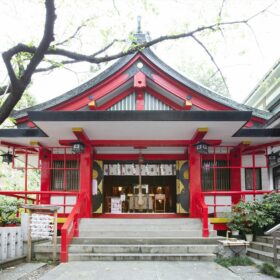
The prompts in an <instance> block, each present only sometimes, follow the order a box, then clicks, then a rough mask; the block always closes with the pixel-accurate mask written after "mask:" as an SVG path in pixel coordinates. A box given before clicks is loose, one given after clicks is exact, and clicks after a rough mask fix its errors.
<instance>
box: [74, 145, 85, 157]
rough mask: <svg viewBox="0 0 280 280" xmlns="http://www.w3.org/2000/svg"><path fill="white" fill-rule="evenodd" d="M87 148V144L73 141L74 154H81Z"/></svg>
mask: <svg viewBox="0 0 280 280" xmlns="http://www.w3.org/2000/svg"><path fill="white" fill-rule="evenodd" d="M84 149H85V145H84V144H83V143H81V142H76V143H73V145H72V152H73V153H74V154H81V153H82V152H83V151H84Z"/></svg>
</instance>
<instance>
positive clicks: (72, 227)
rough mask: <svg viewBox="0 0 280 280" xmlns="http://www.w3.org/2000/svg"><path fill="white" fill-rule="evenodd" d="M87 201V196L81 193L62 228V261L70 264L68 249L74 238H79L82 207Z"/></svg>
mask: <svg viewBox="0 0 280 280" xmlns="http://www.w3.org/2000/svg"><path fill="white" fill-rule="evenodd" d="M84 199H85V194H84V193H81V194H80V195H79V197H78V199H77V202H76V204H75V206H74V208H73V209H72V211H71V212H70V214H69V216H68V217H67V220H66V222H65V223H64V225H63V226H62V228H61V249H60V261H61V262H68V247H69V245H70V243H71V240H72V239H73V237H74V236H75V237H77V236H79V219H80V217H81V215H80V214H81V205H82V202H83V201H84Z"/></svg>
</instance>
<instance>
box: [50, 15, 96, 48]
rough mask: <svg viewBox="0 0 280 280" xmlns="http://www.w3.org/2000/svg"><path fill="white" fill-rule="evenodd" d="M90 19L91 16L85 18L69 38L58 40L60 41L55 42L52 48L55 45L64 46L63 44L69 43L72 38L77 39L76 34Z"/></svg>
mask: <svg viewBox="0 0 280 280" xmlns="http://www.w3.org/2000/svg"><path fill="white" fill-rule="evenodd" d="M90 20H91V18H89V19H87V20H85V21H84V22H83V23H82V24H81V25H80V26H78V27H77V28H76V30H75V31H74V33H73V34H72V35H71V36H69V37H68V38H66V39H64V40H63V41H61V42H58V43H56V44H53V45H52V46H51V48H54V47H57V46H62V45H64V44H66V43H68V42H69V41H71V40H72V39H75V38H76V36H77V35H78V33H79V32H80V31H81V30H82V28H84V27H86V26H87V23H88V22H89V21H90Z"/></svg>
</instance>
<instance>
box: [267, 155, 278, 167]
mask: <svg viewBox="0 0 280 280" xmlns="http://www.w3.org/2000/svg"><path fill="white" fill-rule="evenodd" d="M267 159H268V164H269V166H272V165H274V164H276V163H277V162H278V159H279V155H277V154H276V153H274V152H271V154H269V155H267Z"/></svg>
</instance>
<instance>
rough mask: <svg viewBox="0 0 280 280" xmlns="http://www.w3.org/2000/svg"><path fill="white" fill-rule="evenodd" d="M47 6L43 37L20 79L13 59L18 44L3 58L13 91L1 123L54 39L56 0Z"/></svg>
mask: <svg viewBox="0 0 280 280" xmlns="http://www.w3.org/2000/svg"><path fill="white" fill-rule="evenodd" d="M45 7H46V20H45V27H44V34H43V38H42V40H41V42H40V44H39V46H38V48H36V51H35V52H34V55H33V57H32V58H31V60H30V62H29V64H28V65H27V67H26V69H25V71H24V72H23V74H22V76H21V77H20V79H17V77H16V74H15V71H14V69H13V67H12V64H11V60H12V58H13V56H14V55H15V54H17V53H20V52H21V51H19V52H16V53H14V51H15V50H18V49H20V48H19V47H18V46H16V47H14V48H11V49H10V50H8V51H7V52H4V53H3V55H2V56H3V60H4V62H5V65H6V67H7V70H8V75H9V78H10V81H11V92H10V94H9V95H8V97H7V99H6V100H5V101H4V103H3V105H2V106H1V110H0V123H3V121H4V120H5V119H6V118H7V117H8V116H9V114H10V113H11V111H12V110H13V108H14V107H15V105H16V104H17V102H18V101H19V100H20V98H21V97H22V94H23V92H24V91H25V89H26V87H27V86H28V84H29V83H30V80H31V76H32V75H33V73H34V71H35V69H36V67H37V66H38V65H39V64H40V62H41V61H42V59H43V58H44V55H45V53H46V51H47V50H48V48H49V46H50V43H51V42H52V41H53V40H54V36H53V31H54V22H55V18H56V16H55V6H54V0H45Z"/></svg>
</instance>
